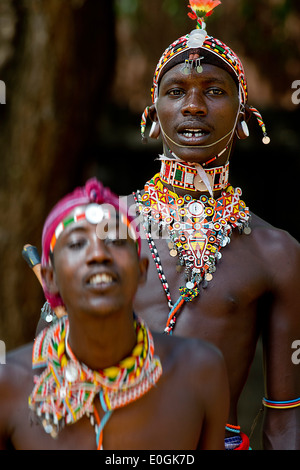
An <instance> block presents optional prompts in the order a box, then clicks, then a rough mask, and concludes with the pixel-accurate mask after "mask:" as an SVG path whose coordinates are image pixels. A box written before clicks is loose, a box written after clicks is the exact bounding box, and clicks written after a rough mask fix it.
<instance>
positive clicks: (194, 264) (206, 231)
mask: <svg viewBox="0 0 300 470" xmlns="http://www.w3.org/2000/svg"><path fill="white" fill-rule="evenodd" d="M163 164H164V163H163ZM183 165H184V164H182V163H181V166H183ZM187 166H188V165H187ZM164 171H165V170H164V167H163V172H164ZM144 190H145V192H144V194H141V192H140V191H137V192H136V193H133V196H134V199H135V202H136V207H137V212H138V213H139V214H141V216H142V218H143V226H144V230H145V233H146V237H147V241H148V245H149V248H150V251H151V254H152V258H153V260H154V262H155V266H156V269H157V272H158V275H159V278H160V281H161V283H162V286H163V289H164V291H165V294H166V297H167V301H168V306H169V308H170V312H169V316H168V320H167V323H166V327H165V332H166V333H167V334H172V331H173V329H174V327H175V323H176V319H177V316H178V313H179V310H180V308H181V307H182V305H183V304H184V302H190V301H192V300H193V299H194V298H195V297H197V296H198V295H199V293H200V284H201V286H202V287H203V288H206V287H207V284H208V282H209V281H211V280H212V278H213V274H214V272H215V271H216V265H217V262H218V261H219V260H220V259H221V258H222V253H221V249H222V248H224V247H225V246H226V245H228V244H229V243H230V239H231V234H232V230H233V229H235V228H236V229H238V231H239V232H240V233H245V234H249V233H251V229H250V226H249V224H250V214H249V209H248V208H247V207H246V204H245V203H244V201H242V200H241V199H240V196H241V194H242V191H241V189H240V188H235V189H234V188H233V187H232V186H231V185H230V184H228V185H227V186H226V188H225V189H224V191H222V193H221V196H220V197H219V198H218V199H214V198H212V197H208V196H206V195H201V196H200V197H199V199H194V198H193V197H192V196H190V195H188V194H186V195H185V196H184V197H180V196H178V195H177V194H176V193H175V192H173V191H171V190H169V189H168V188H166V187H165V186H164V185H163V182H162V178H161V174H160V173H157V174H156V175H155V176H154V177H153V178H152V179H151V180H150V181H148V182H147V183H146V184H145V187H144ZM154 236H156V237H157V238H166V239H167V243H168V247H169V250H170V256H172V257H174V258H175V257H177V258H178V263H177V270H178V271H180V270H182V269H185V279H186V284H185V286H182V287H181V288H180V289H179V292H180V297H179V299H178V300H177V302H176V303H175V304H173V303H172V300H171V295H170V289H169V285H168V282H167V279H166V276H165V274H164V272H163V268H162V264H161V261H160V257H159V254H158V251H157V248H156V246H155V242H154Z"/></svg>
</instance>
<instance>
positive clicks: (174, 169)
mask: <svg viewBox="0 0 300 470" xmlns="http://www.w3.org/2000/svg"><path fill="white" fill-rule="evenodd" d="M203 171H204V172H205V174H206V176H207V178H208V181H209V183H210V187H211V188H212V191H218V190H222V189H225V188H226V186H227V185H228V176H229V163H227V164H226V165H225V166H219V167H216V168H209V169H208V168H206V169H205V170H204V169H203ZM160 178H161V181H162V182H163V183H165V184H170V185H172V186H173V187H175V188H180V189H185V190H189V191H206V190H207V189H206V185H205V182H204V181H203V177H201V176H200V175H199V173H198V171H197V169H196V168H195V167H194V166H192V165H188V164H186V163H183V162H180V161H176V160H167V159H163V161H162V165H161V170H160Z"/></svg>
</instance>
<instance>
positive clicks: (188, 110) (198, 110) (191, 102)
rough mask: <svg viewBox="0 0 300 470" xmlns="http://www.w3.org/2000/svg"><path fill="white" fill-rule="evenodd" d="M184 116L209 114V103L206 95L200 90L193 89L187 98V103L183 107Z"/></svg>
mask: <svg viewBox="0 0 300 470" xmlns="http://www.w3.org/2000/svg"><path fill="white" fill-rule="evenodd" d="M181 112H182V114H183V115H184V116H186V115H189V114H190V115H199V116H206V115H207V105H206V102H205V97H204V96H203V94H202V93H201V92H200V91H199V90H191V91H190V92H189V93H188V94H187V96H186V99H185V103H184V105H183V107H182V109H181Z"/></svg>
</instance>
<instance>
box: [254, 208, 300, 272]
mask: <svg viewBox="0 0 300 470" xmlns="http://www.w3.org/2000/svg"><path fill="white" fill-rule="evenodd" d="M251 227H252V234H251V238H252V240H253V243H254V244H255V249H256V251H257V252H258V253H259V254H260V256H261V257H262V259H264V260H265V261H266V263H267V265H268V266H270V268H271V269H272V267H274V268H275V270H276V271H277V272H278V270H279V268H280V271H281V272H282V271H289V270H290V271H298V270H299V268H300V243H299V242H298V241H297V240H296V239H295V238H294V237H293V236H292V235H290V234H289V233H288V232H287V231H285V230H282V229H280V228H277V227H274V226H272V225H270V224H269V223H267V222H266V221H264V220H263V219H261V218H259V217H258V216H256V215H253V214H252V223H251ZM278 274H280V272H278Z"/></svg>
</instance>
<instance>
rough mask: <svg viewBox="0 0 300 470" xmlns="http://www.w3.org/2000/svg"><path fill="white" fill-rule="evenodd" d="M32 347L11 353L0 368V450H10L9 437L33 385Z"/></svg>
mask: <svg viewBox="0 0 300 470" xmlns="http://www.w3.org/2000/svg"><path fill="white" fill-rule="evenodd" d="M31 355H32V345H26V346H24V347H21V348H18V349H16V350H14V351H11V352H9V353H8V354H7V356H6V364H2V365H1V366H0V449H7V448H10V443H11V436H12V435H13V432H14V429H15V428H16V423H18V422H19V421H20V419H21V416H22V414H23V410H24V404H26V403H28V396H29V391H30V389H31V388H32V384H33V372H32V369H31Z"/></svg>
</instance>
